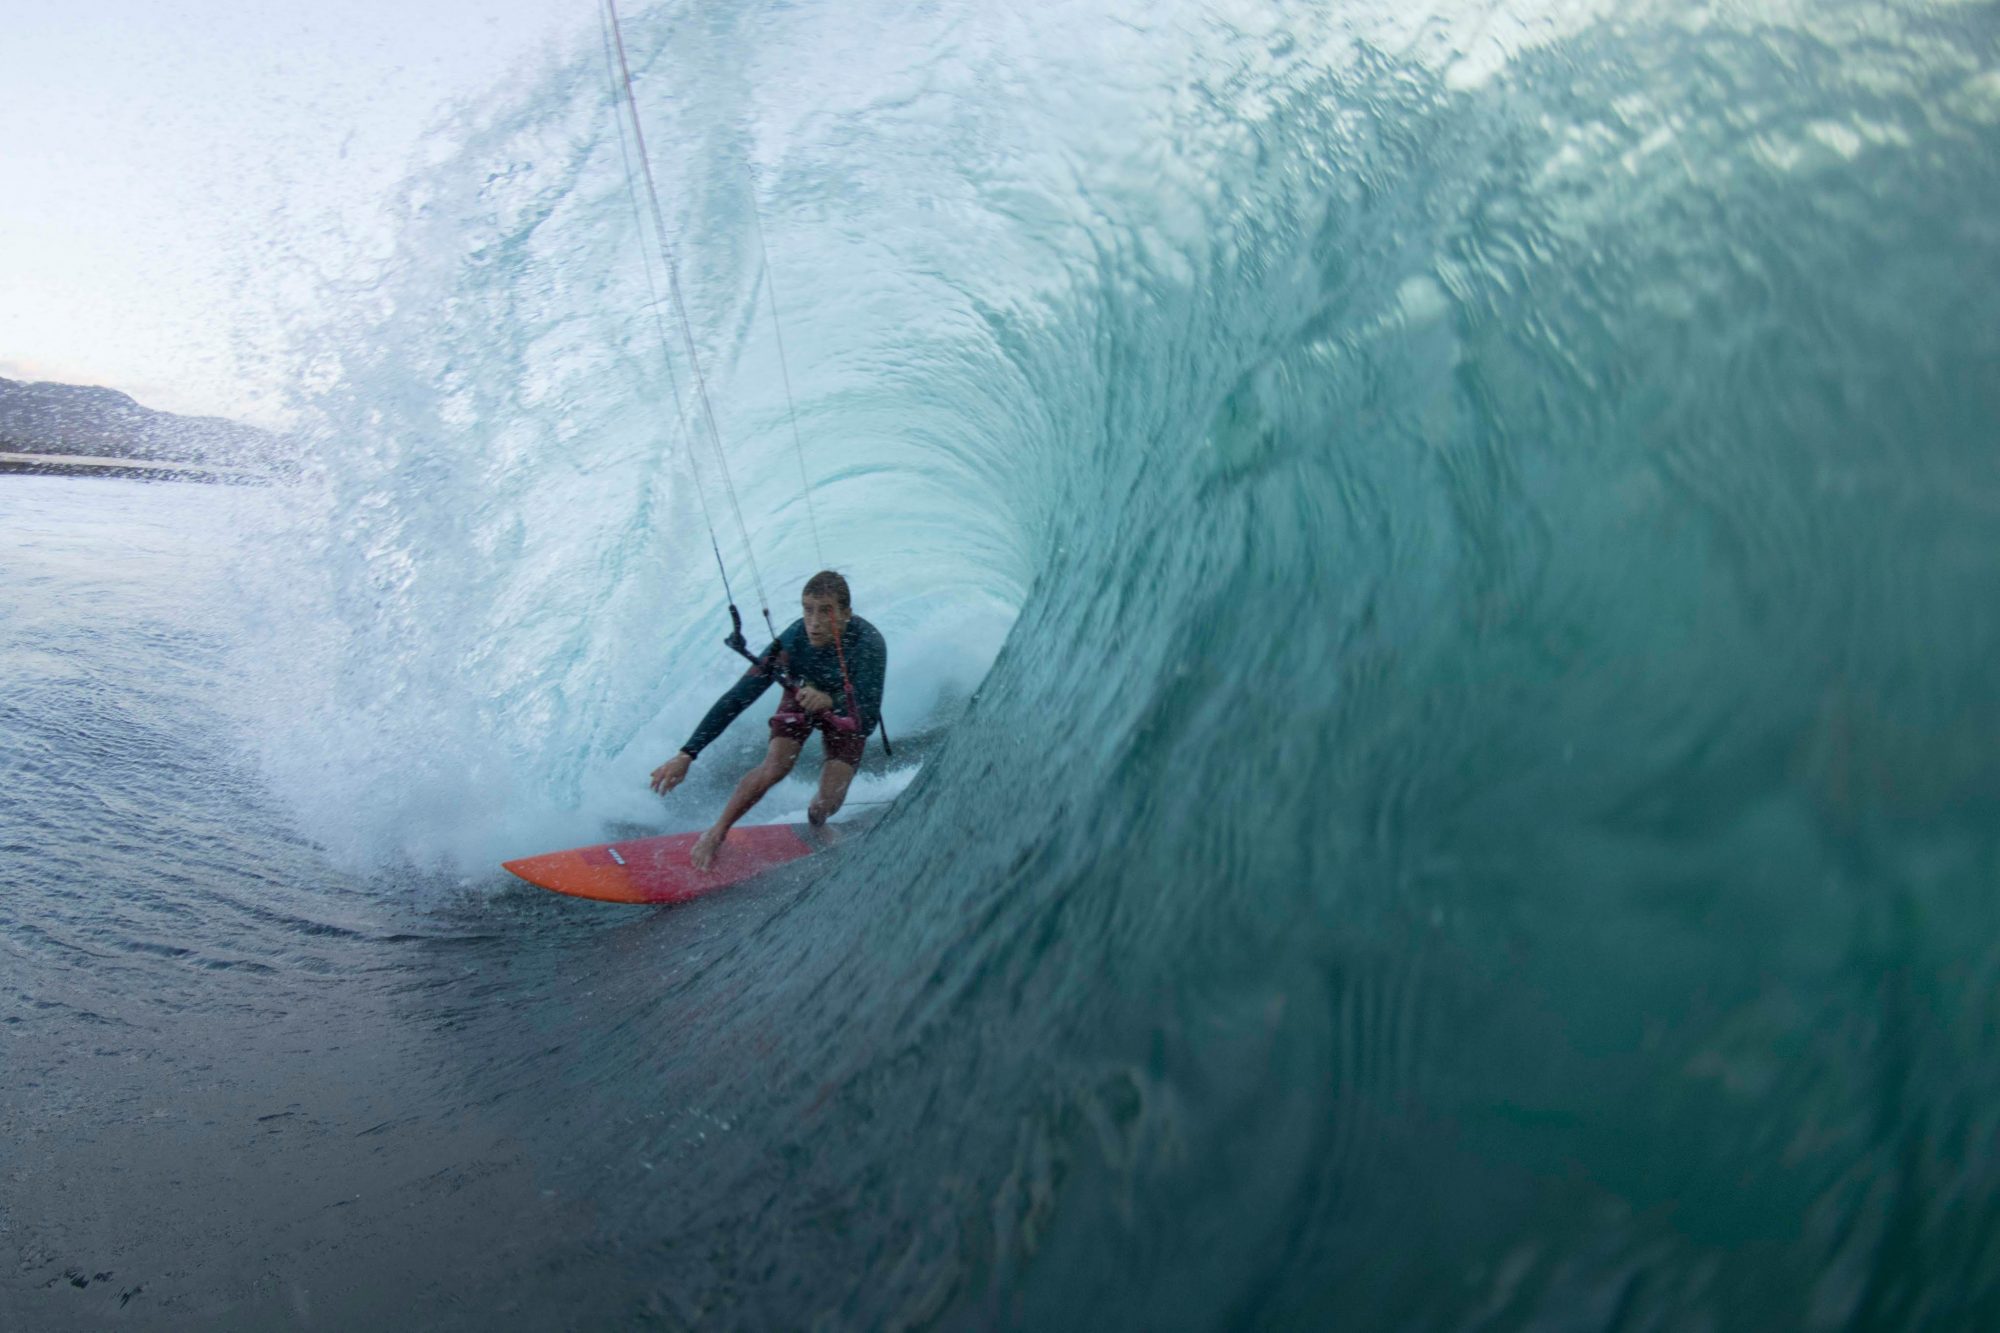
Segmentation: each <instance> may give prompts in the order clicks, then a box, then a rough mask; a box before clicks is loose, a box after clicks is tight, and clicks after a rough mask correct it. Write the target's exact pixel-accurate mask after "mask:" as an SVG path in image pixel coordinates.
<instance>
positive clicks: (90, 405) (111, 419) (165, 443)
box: [0, 379, 298, 478]
mask: <svg viewBox="0 0 2000 1333" xmlns="http://www.w3.org/2000/svg"><path fill="white" fill-rule="evenodd" d="M0 453H15V454H62V455H67V456H71V457H77V458H93V459H112V458H116V459H126V458H129V459H146V460H151V461H155V462H163V463H185V464H197V465H209V466H214V467H223V468H237V469H244V470H247V471H251V472H257V473H262V474H265V475H267V476H270V477H273V478H288V477H292V476H295V475H296V474H297V472H298V466H297V463H296V461H295V458H294V456H293V451H292V450H291V449H290V448H289V447H288V445H287V442H286V441H285V440H284V439H283V438H282V437H280V436H277V435H273V434H271V433H270V432H268V431H262V430H258V429H257V428H256V427H254V426H246V425H244V424H243V423H241V422H238V421H228V420H225V419H224V418H222V417H182V416H175V415H174V414H173V413H171V412H156V411H154V410H153V409H152V408H150V407H141V406H140V405H139V404H138V403H137V402H135V401H134V400H133V399H132V398H131V397H130V396H129V395H126V394H122V393H119V392H118V391H117V390H116V389H102V388H96V387H94V386H91V385H83V384H49V383H35V384H24V383H21V382H20V381H18V380H10V379H0Z"/></svg>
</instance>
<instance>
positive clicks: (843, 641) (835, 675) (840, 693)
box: [652, 569, 889, 870]
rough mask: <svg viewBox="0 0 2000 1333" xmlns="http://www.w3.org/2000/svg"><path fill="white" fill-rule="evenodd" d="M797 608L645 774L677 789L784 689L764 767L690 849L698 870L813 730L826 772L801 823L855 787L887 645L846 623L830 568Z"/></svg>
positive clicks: (876, 712) (842, 584) (878, 701)
mask: <svg viewBox="0 0 2000 1333" xmlns="http://www.w3.org/2000/svg"><path fill="white" fill-rule="evenodd" d="M799 605H800V609H801V610H803V611H804V613H805V614H804V615H803V616H801V617H800V618H799V619H798V620H795V621H793V622H792V624H791V625H790V626H789V627H788V628H787V629H786V630H785V631H784V632H783V633H782V634H780V635H779V636H778V637H777V638H776V639H775V640H773V641H772V643H771V646H770V647H769V648H767V649H765V650H764V653H763V655H762V656H760V657H759V658H758V659H757V660H756V661H755V662H754V663H753V664H752V665H751V667H750V669H749V670H748V671H746V672H744V673H743V676H742V678H741V679H740V680H738V681H737V682H736V683H735V684H734V685H732V686H730V687H729V689H728V690H727V691H726V692H725V693H724V694H723V696H722V697H721V698H720V699H717V700H716V701H715V704H714V706H713V707H711V708H710V709H709V710H708V715H707V716H706V717H704V718H702V720H701V725H700V726H698V727H696V728H695V729H694V735H692V736H690V737H689V738H688V743H687V744H686V745H683V746H682V747H681V749H680V753H679V754H676V755H675V756H674V757H673V758H671V759H669V760H667V762H666V763H664V764H661V765H660V766H659V767H658V768H656V769H654V770H653V778H652V786H653V790H654V791H656V792H659V793H661V794H663V795H664V794H665V793H667V792H670V791H672V790H673V789H674V788H675V787H678V786H680V784H681V781H682V779H684V778H686V777H687V773H688V767H689V766H690V765H691V764H693V763H694V761H695V757H696V756H697V755H699V754H700V753H701V752H702V749H703V747H704V746H706V745H707V744H708V743H709V742H710V741H712V740H714V739H715V738H716V737H717V736H720V735H721V734H722V733H723V730H724V729H725V728H727V727H728V726H729V724H730V723H731V722H734V721H735V720H736V718H737V715H738V714H740V713H742V711H743V710H744V709H746V708H748V707H749V706H750V705H751V704H753V703H755V702H756V701H757V698H758V696H760V695H762V694H763V693H764V691H765V690H767V689H769V688H770V687H771V682H772V681H774V680H776V681H781V682H782V683H783V684H784V686H785V694H784V698H783V700H782V701H781V702H780V703H779V704H778V711H777V712H776V713H774V714H772V715H771V724H770V725H771V744H770V748H769V749H768V750H766V751H765V752H764V760H763V762H762V763H760V764H758V765H757V766H756V767H755V768H753V769H751V770H750V771H749V772H748V773H745V774H744V775H743V780H742V781H741V782H739V783H737V784H736V790H735V792H734V793H732V794H731V795H730V797H729V803H728V804H727V805H725V806H723V807H722V817H721V818H720V819H717V820H716V821H715V824H714V826H713V827H711V828H710V829H709V830H708V832H706V833H704V834H702V835H701V837H700V838H699V839H697V840H696V842H695V845H694V850H693V851H692V852H690V853H689V855H688V860H689V862H690V863H691V864H692V865H693V866H694V868H695V869H697V870H706V869H708V867H709V866H710V865H711V864H712V863H713V862H714V860H715V856H716V852H717V850H718V849H719V848H720V847H721V846H722V841H723V839H724V838H725V837H727V836H728V833H729V830H730V827H731V826H732V825H734V824H735V823H736V821H737V820H739V819H741V818H743V816H744V815H745V814H747V813H749V810H750V808H751V807H752V806H754V805H756V804H757V802H758V801H760V800H762V799H763V797H764V793H765V792H767V791H769V790H771V788H772V787H774V786H776V785H777V784H778V783H779V782H782V781H783V780H784V778H785V775H786V774H788V773H790V772H791V771H792V765H793V764H794V763H796V762H797V760H798V757H799V751H800V750H801V749H802V748H804V746H805V743H806V739H807V738H808V737H810V736H811V735H812V734H813V732H814V731H818V732H819V733H820V740H821V744H822V746H823V747H824V749H825V751H826V763H825V764H824V766H822V768H821V769H820V775H819V793H818V794H817V795H816V796H814V797H813V801H812V805H811V806H810V807H808V809H807V812H806V817H807V818H808V819H810V820H811V821H812V822H813V823H814V824H823V823H825V822H826V821H827V819H828V818H829V817H830V816H832V815H833V814H834V812H835V811H837V810H839V809H840V806H841V803H842V802H843V801H845V800H846V799H847V784H848V783H850V782H852V781H853V780H854V770H855V768H856V767H857V766H858V765H859V764H860V763H861V752H862V750H863V749H864V747H865V746H866V745H867V743H868V735H869V733H870V732H872V731H873V730H874V729H875V726H876V724H877V723H878V722H880V721H881V718H882V684H883V680H884V677H885V676H886V674H887V672H888V665H889V652H888V646H887V645H886V644H885V643H884V642H883V640H882V635H881V633H880V631H878V630H877V629H876V628H875V627H874V626H873V625H871V624H869V623H868V622H867V621H865V620H863V619H862V618H861V617H860V616H857V615H855V614H854V611H853V607H852V604H851V603H850V601H849V598H848V590H847V580H846V579H844V578H842V577H841V576H840V575H839V574H836V573H835V572H833V571H832V570H830V569H825V570H821V571H820V572H819V573H817V574H815V575H813V576H812V577H811V578H810V579H807V580H806V586H805V589H804V591H803V592H802V593H801V594H800V597H799Z"/></svg>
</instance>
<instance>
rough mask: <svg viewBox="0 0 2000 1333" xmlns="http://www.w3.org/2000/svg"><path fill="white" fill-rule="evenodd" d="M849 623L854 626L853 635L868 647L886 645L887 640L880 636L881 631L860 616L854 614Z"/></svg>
mask: <svg viewBox="0 0 2000 1333" xmlns="http://www.w3.org/2000/svg"><path fill="white" fill-rule="evenodd" d="M849 623H850V624H852V625H853V626H854V633H855V636H856V637H857V638H859V639H860V640H861V642H862V643H863V644H865V645H867V646H868V647H871V648H884V647H887V646H888V640H886V639H884V638H883V637H882V631H881V630H879V629H876V628H875V626H874V625H873V624H872V623H870V622H869V621H866V620H863V619H862V618H861V617H860V616H855V617H854V618H853V619H852V620H851V621H850V622H849Z"/></svg>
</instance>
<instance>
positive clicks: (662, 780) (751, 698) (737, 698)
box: [652, 643, 778, 795]
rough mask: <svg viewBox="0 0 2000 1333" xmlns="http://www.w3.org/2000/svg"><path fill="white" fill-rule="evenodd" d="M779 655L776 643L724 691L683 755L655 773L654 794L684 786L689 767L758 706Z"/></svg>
mask: <svg viewBox="0 0 2000 1333" xmlns="http://www.w3.org/2000/svg"><path fill="white" fill-rule="evenodd" d="M777 652H778V645H777V644H775V643H774V644H772V645H771V647H770V648H769V649H768V650H767V651H766V652H765V654H764V656H763V657H761V658H759V659H758V665H756V666H753V667H751V668H750V669H749V670H748V671H746V672H744V673H743V675H742V676H741V677H740V678H739V679H738V680H737V682H736V683H735V684H734V685H731V686H730V687H729V688H728V689H727V690H724V691H723V693H722V697H721V698H720V699H717V700H716V701H715V702H714V703H713V704H712V705H710V706H709V710H708V713H707V715H706V716H704V717H703V718H702V720H701V724H700V725H699V726H697V727H696V728H695V729H694V735H692V736H690V737H688V740H687V744H685V745H683V746H681V748H680V753H679V754H676V755H675V756H674V757H673V758H671V759H669V760H667V762H666V763H664V764H661V765H660V766H659V767H658V768H656V769H654V770H653V778H652V787H653V790H654V791H656V792H659V793H661V794H662V795H664V794H665V793H667V792H670V791H672V790H673V789H674V788H676V787H678V786H680V785H681V779H683V778H685V777H686V776H687V771H688V766H689V765H691V764H692V763H694V759H695V756H696V755H698V754H700V753H701V752H702V750H703V749H705V748H706V747H707V745H708V743H709V742H710V741H713V740H714V739H715V738H716V737H717V736H720V735H721V734H722V733H723V732H725V731H727V730H728V729H729V724H730V723H732V722H734V721H735V720H736V719H737V718H738V717H740V716H742V713H743V710H744V709H746V708H748V707H749V706H750V705H751V704H753V703H756V702H757V699H758V697H759V696H760V695H762V694H763V693H764V691H765V690H768V689H770V688H771V681H772V680H773V679H774V678H775V673H774V672H772V671H771V670H770V669H769V668H768V667H767V666H766V665H765V664H766V663H768V662H770V661H771V660H773V659H774V658H775V657H776V656H777Z"/></svg>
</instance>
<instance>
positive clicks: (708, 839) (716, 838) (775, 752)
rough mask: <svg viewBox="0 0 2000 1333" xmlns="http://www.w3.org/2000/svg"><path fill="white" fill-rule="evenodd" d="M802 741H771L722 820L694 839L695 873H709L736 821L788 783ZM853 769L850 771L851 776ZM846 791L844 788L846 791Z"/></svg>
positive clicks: (732, 795) (691, 862)
mask: <svg viewBox="0 0 2000 1333" xmlns="http://www.w3.org/2000/svg"><path fill="white" fill-rule="evenodd" d="M801 744H803V742H800V741H794V740H787V739H785V738H784V737H783V736H773V737H772V738H771V748H770V749H768V750H766V751H765V752H764V762H763V763H761V764H759V765H757V767H755V768H753V769H751V770H750V771H749V772H748V773H745V774H744V775H743V780H742V781H741V782H739V783H737V784H736V790H735V791H733V792H731V793H730V795H729V803H728V804H727V805H725V806H723V807H722V817H721V818H720V819H718V820H716V821H715V824H714V826H713V827H711V828H710V829H709V830H708V832H706V833H704V834H702V835H701V836H700V837H699V838H697V839H695V843H694V850H692V851H690V852H689V853H688V864H689V865H691V866H693V867H694V868H695V869H696V870H706V869H708V868H709V866H711V865H713V864H714V863H715V854H716V852H717V851H718V850H719V849H720V848H721V847H722V840H723V839H724V838H725V837H727V836H729V830H730V827H731V826H732V825H734V824H735V823H736V821H737V820H739V819H741V818H743V816H744V815H747V814H749V813H750V807H751V806H753V805H755V804H757V802H759V801H761V800H763V799H764V793H765V792H767V791H769V790H771V788H773V787H775V786H777V785H778V784H779V783H780V782H783V781H784V780H785V775H786V774H787V773H789V772H791V771H792V765H793V764H794V763H797V762H798V758H799V747H800V745H801ZM853 772H854V770H853V769H849V770H848V773H849V774H850V775H851V774H852V773H853ZM843 790H845V787H843Z"/></svg>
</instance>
